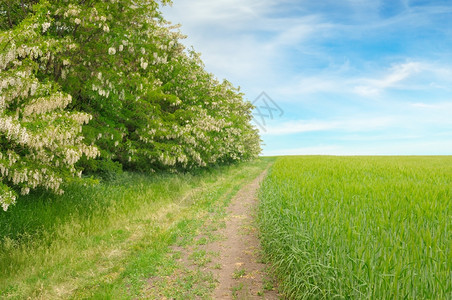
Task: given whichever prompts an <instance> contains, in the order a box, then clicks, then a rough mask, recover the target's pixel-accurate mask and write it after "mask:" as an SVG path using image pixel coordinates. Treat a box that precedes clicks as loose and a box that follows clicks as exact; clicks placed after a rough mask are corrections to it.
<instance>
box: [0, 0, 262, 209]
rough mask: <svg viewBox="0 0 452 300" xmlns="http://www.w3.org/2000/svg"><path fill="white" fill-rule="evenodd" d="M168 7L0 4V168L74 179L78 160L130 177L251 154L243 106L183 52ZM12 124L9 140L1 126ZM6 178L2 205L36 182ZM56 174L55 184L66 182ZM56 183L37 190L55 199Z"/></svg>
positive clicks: (124, 0)
mask: <svg viewBox="0 0 452 300" xmlns="http://www.w3.org/2000/svg"><path fill="white" fill-rule="evenodd" d="M168 3H169V1H166V0H162V1H160V2H156V1H154V0H104V1H82V0H64V1H63V0H56V1H51V2H49V1H43V0H41V1H38V0H21V1H10V2H9V5H5V4H3V6H2V4H0V15H1V14H2V15H4V16H5V18H3V19H2V20H3V21H1V22H0V29H2V30H3V31H2V33H1V38H0V71H1V73H0V78H1V80H2V81H1V82H0V83H1V86H0V89H1V93H2V94H1V95H2V96H1V97H2V98H1V99H2V100H1V102H0V118H2V119H1V120H2V121H0V126H1V127H0V130H1V131H0V133H1V139H0V145H1V147H2V148H0V149H1V151H2V152H1V153H3V154H0V155H3V156H0V163H2V162H4V164H5V165H7V164H11V162H12V161H13V160H12V159H10V158H9V156H8V155H9V153H12V152H14V153H16V154H17V155H18V157H20V159H17V163H16V162H15V163H14V164H17V166H16V165H14V166H13V165H11V166H9V167H8V168H6V167H5V170H6V169H11V170H13V169H14V170H22V169H21V168H19V165H20V164H24V163H21V162H20V161H25V160H26V159H27V162H28V161H29V162H30V163H29V164H30V166H35V167H36V169H37V168H38V167H39V168H41V169H45V170H46V172H50V171H49V170H53V169H51V168H50V167H45V168H43V167H42V164H44V165H49V166H55V167H58V166H64V168H60V169H61V172H63V171H64V172H66V173H67V174H73V173H74V172H75V171H76V168H75V167H74V164H75V163H76V162H77V161H79V159H80V158H82V160H81V161H79V163H78V164H79V165H80V163H81V166H82V167H84V168H91V169H97V168H98V167H99V165H101V166H104V167H105V165H106V164H107V165H108V164H109V163H111V162H116V163H117V164H118V163H119V164H121V165H122V166H124V167H125V168H127V169H130V170H147V171H149V170H162V169H165V170H168V169H169V170H187V169H191V168H195V167H204V166H209V165H213V164H222V163H231V162H234V161H240V160H246V159H251V158H253V157H256V156H257V155H258V154H259V153H260V138H259V135H258V133H257V130H256V129H254V128H253V127H252V126H251V125H250V121H251V109H252V105H251V104H250V103H248V102H245V101H244V100H243V95H242V94H241V93H240V92H239V91H238V90H237V89H236V88H234V87H233V86H232V85H231V84H230V83H229V82H227V81H224V82H219V81H218V80H217V79H216V78H215V77H214V76H213V75H212V74H210V73H208V72H207V71H206V70H205V68H204V65H203V64H202V61H201V60H200V57H199V54H197V53H196V52H194V51H191V50H187V49H185V47H184V46H183V45H182V44H181V42H180V40H181V39H182V38H183V36H182V35H181V34H180V33H179V32H178V30H177V26H172V25H171V24H170V23H168V22H167V21H165V20H164V18H163V17H162V15H161V13H160V12H159V5H161V4H168ZM33 5H34V6H33ZM8 78H9V79H8ZM13 79H14V80H13ZM19 81H20V82H19ZM90 116H92V120H91V121H90V122H89V124H87V125H85V126H83V127H82V126H81V124H83V123H85V124H86V123H87V122H88V120H89V118H90ZM3 120H5V121H3ZM6 120H9V121H6ZM7 122H8V123H7ZM4 124H9V125H4ZM12 124H14V126H16V127H17V128H18V129H14V130H15V131H14V132H15V135H13V134H12V133H11V132H13V130H12V129H6V128H13V127H12V126H13V125H12ZM16 127H14V128H16ZM19 128H20V130H22V131H23V132H27V134H28V136H29V137H28V138H27V142H24V139H22V138H19V137H21V136H22V135H21V134H22V131H20V132H19V131H17V130H19ZM52 128H53V129H52ZM52 130H53V131H52ZM81 133H82V135H81ZM31 136H33V137H36V138H35V139H34V140H33V138H31ZM44 137H45V139H44V142H43V143H36V140H37V139H41V138H44ZM63 137H64V138H63ZM38 145H39V147H38ZM87 145H90V146H87ZM33 147H35V148H36V147H38V148H36V149H35V148H33ZM95 147H97V148H98V149H99V151H100V156H99V157H98V159H96V160H90V161H89V160H87V159H86V158H93V157H95V156H96V154H97V151H96V148H95ZM24 149H25V150H24ZM35 152H36V153H35ZM38 152H39V155H38ZM69 153H72V154H70V155H72V156H70V155H69ZM83 155H84V156H83ZM69 156H70V157H71V159H69ZM11 157H12V156H11ZM2 159H3V160H2ZM40 164H41V165H40ZM0 166H1V165H0ZM24 168H25V167H24ZM30 168H31V167H29V166H28V165H27V167H26V169H27V172H29V170H30ZM60 169H58V170H60ZM17 172H19V171H17ZM53 172H57V170H54V171H53ZM66 173H65V174H66ZM0 174H3V173H0ZM8 174H9V175H2V177H1V179H2V180H1V182H2V183H1V184H2V185H1V191H2V192H1V195H9V196H2V197H3V198H1V199H7V198H6V197H8V199H9V200H1V201H2V202H1V203H11V202H12V201H14V197H15V196H16V194H15V192H14V191H15V190H17V188H19V187H20V188H21V189H22V191H23V192H26V191H28V190H27V188H29V187H35V186H38V185H39V184H36V183H33V184H30V185H27V183H26V182H28V181H27V180H22V181H20V182H19V181H17V180H14V177H11V176H14V175H11V174H12V173H11V172H10V171H9V173H8ZM52 174H54V173H52ZM56 174H57V173H55V174H54V175H52V176H54V177H55V178H59V179H58V180H57V181H58V183H59V184H60V183H61V181H62V178H63V177H64V176H63V175H62V174H60V175H58V176H57V175H56ZM28 177H30V176H28ZM42 182H48V181H47V180H43V181H42ZM59 184H58V186H56V185H55V186H52V187H47V186H46V187H47V188H52V189H53V190H55V191H57V192H59V191H60V190H59ZM20 185H23V187H22V186H20ZM5 205H6V204H5Z"/></svg>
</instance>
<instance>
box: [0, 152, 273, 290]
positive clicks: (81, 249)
mask: <svg viewBox="0 0 452 300" xmlns="http://www.w3.org/2000/svg"><path fill="white" fill-rule="evenodd" d="M271 160H272V159H260V160H257V161H254V162H250V163H244V164H240V165H235V166H230V167H222V168H218V169H211V170H206V171H202V172H199V173H198V174H196V175H190V174H179V175H177V174H163V175H153V176H144V175H137V174H127V173H126V174H124V175H123V176H122V177H120V178H119V179H117V180H115V181H112V182H108V183H102V184H99V185H95V186H86V187H85V186H81V185H78V184H74V185H73V186H70V187H69V188H68V189H67V190H66V194H65V195H63V196H54V195H50V194H47V193H35V194H33V195H30V196H28V197H26V198H25V199H22V200H23V201H21V202H19V203H18V204H17V206H15V207H12V208H11V210H10V211H8V212H1V213H0V298H10V299H23V298H31V299H36V298H42V299H83V298H97V299H140V298H147V297H150V295H151V294H150V293H151V292H150V291H153V292H157V293H160V296H163V295H164V293H165V291H164V289H163V290H162V289H159V280H157V279H158V278H162V277H164V276H170V275H171V274H172V272H173V271H174V270H175V269H177V268H178V262H177V253H176V252H177V251H174V250H175V249H174V248H173V247H172V245H184V244H188V243H191V241H192V240H193V238H194V237H195V236H197V235H198V231H199V228H201V226H203V225H205V224H208V222H209V219H212V220H213V219H214V218H213V217H212V215H214V214H215V213H216V212H219V213H221V209H219V207H221V206H222V205H223V204H220V203H225V202H227V201H228V200H230V199H231V198H232V196H233V195H234V194H235V193H236V192H237V191H238V190H239V189H240V188H241V187H242V186H243V185H245V184H246V183H248V182H250V181H251V180H252V179H253V178H255V177H257V176H258V174H260V173H261V172H262V171H263V170H264V169H265V168H266V167H267V166H268V164H269V163H270V162H271ZM220 225H221V224H220ZM211 226H215V224H214V223H212V225H211ZM209 238H210V237H209V236H205V237H202V238H200V239H199V240H197V241H196V243H199V244H202V243H204V242H205V241H206V240H207V239H209ZM169 253H172V254H171V255H169ZM206 254H208V253H203V252H202V251H201V252H199V251H198V252H196V253H195V254H193V256H192V257H191V258H190V259H193V260H196V261H197V263H198V264H200V265H202V264H203V263H206V260H204V259H203V256H206ZM209 255H210V254H209ZM187 272H190V270H188V271H187ZM188 275H189V276H186V277H184V278H191V280H188V281H184V280H183V281H181V282H179V283H177V282H176V283H175V286H179V287H180V288H179V290H180V291H183V290H190V289H191V288H192V287H194V286H196V284H197V282H199V283H201V282H203V283H202V284H199V285H198V288H197V289H193V291H194V293H193V294H191V295H189V296H187V297H188V298H197V297H202V295H208V293H209V291H211V290H212V289H213V287H214V285H209V284H205V282H209V281H211V282H214V281H212V280H211V279H209V278H208V276H209V275H208V274H205V273H202V274H200V273H196V272H193V273H192V274H188ZM181 295H183V294H181ZM184 297H185V296H184ZM176 298H177V297H176Z"/></svg>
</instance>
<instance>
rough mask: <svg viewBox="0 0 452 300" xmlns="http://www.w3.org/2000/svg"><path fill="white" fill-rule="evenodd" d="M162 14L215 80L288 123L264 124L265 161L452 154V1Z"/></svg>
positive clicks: (200, 4) (238, 2) (215, 0)
mask: <svg viewBox="0 0 452 300" xmlns="http://www.w3.org/2000/svg"><path fill="white" fill-rule="evenodd" d="M163 12H164V15H165V17H166V18H167V19H168V20H170V21H172V22H173V23H180V24H181V25H182V27H181V31H182V33H184V34H186V35H187V36H188V38H187V39H186V40H185V42H184V43H185V44H186V45H187V46H193V47H194V48H195V49H196V50H197V51H199V52H201V53H202V59H203V60H204V62H205V64H206V68H207V70H208V71H209V72H212V73H213V74H215V75H216V76H217V77H218V78H220V79H223V78H226V79H228V80H229V81H231V82H232V83H233V84H234V85H236V86H240V87H241V90H242V92H244V93H245V96H246V99H248V100H249V101H251V102H253V101H254V100H255V99H256V98H257V97H258V96H259V95H260V94H261V93H262V92H263V91H265V92H266V94H267V95H268V96H269V97H270V98H271V99H272V100H273V101H274V102H275V103H276V105H277V106H278V107H280V108H281V109H282V110H283V111H284V114H283V115H282V116H280V114H275V115H274V117H273V119H270V118H266V119H265V126H263V125H262V124H261V123H262V122H261V121H260V120H261V118H260V117H259V115H258V113H257V112H256V120H257V122H258V123H260V124H261V126H258V125H256V126H257V127H259V128H260V131H261V136H262V139H263V141H264V152H263V154H264V155H295V154H329V155H426V154H431V155H438V154H440V155H444V154H445V155H451V154H452V1H451V0H435V1H425V0H390V1H387V0H385V1H382V0H342V1H337V0H335V1H333V0H319V1H311V0H301V1H293V0H281V1H274V0H174V3H173V6H172V7H165V8H164V9H163ZM268 103H270V102H268ZM256 106H258V107H261V113H262V114H264V112H265V108H262V106H265V105H264V103H263V102H262V101H261V100H259V101H258V102H256ZM270 106H272V104H271V105H270ZM275 108H276V107H275ZM267 115H268V114H267ZM256 124H257V123H256Z"/></svg>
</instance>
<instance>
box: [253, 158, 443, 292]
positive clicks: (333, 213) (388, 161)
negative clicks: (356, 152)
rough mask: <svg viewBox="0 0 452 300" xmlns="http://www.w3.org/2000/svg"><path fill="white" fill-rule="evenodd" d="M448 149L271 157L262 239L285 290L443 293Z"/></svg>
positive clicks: (261, 220) (264, 195)
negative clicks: (443, 153)
mask: <svg viewBox="0 0 452 300" xmlns="http://www.w3.org/2000/svg"><path fill="white" fill-rule="evenodd" d="M451 199H452V157H316V156H312V157H306V156H305V157H285V158H279V159H278V160H277V161H276V163H275V164H274V166H273V168H272V169H271V170H270V172H269V175H268V176H267V178H266V179H265V181H264V183H263V185H262V188H261V190H260V201H261V203H260V208H259V223H260V229H261V234H262V243H263V246H264V250H265V252H266V254H267V256H268V257H269V260H270V261H271V262H272V263H273V264H274V265H275V271H276V274H277V276H278V278H279V279H280V280H281V286H280V289H281V291H282V293H283V294H284V295H285V296H286V297H287V298H290V299H319V298H320V299H451V298H452V222H451V221H452V209H451V208H452V200H451Z"/></svg>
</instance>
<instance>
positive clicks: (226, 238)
mask: <svg viewBox="0 0 452 300" xmlns="http://www.w3.org/2000/svg"><path fill="white" fill-rule="evenodd" d="M265 175H266V172H263V173H262V174H261V175H260V176H259V177H257V178H256V179H255V180H254V181H253V182H251V183H250V184H248V185H247V186H245V187H244V188H242V189H241V190H240V191H239V192H238V193H237V194H236V196H235V197H234V198H233V199H232V200H231V204H230V205H229V207H228V208H227V216H226V220H225V223H226V224H225V225H226V226H225V227H224V228H223V229H220V230H219V232H218V233H219V234H220V235H221V236H222V237H223V238H222V239H221V240H219V241H216V242H213V243H211V244H209V245H206V246H207V248H208V251H214V252H218V253H219V257H218V258H217V259H215V262H216V263H217V264H219V265H220V266H221V268H218V269H215V270H213V273H214V276H215V277H216V278H217V280H218V285H217V287H216V289H215V291H214V294H213V295H212V297H213V299H278V294H277V292H276V291H275V289H274V288H272V286H273V284H272V283H271V281H270V280H269V279H268V278H267V274H266V268H267V265H265V264H264V263H262V258H261V249H260V243H259V239H258V232H257V228H256V224H255V215H256V208H257V202H258V201H257V190H258V189H259V185H260V183H261V182H262V180H263V178H264V177H265Z"/></svg>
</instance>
